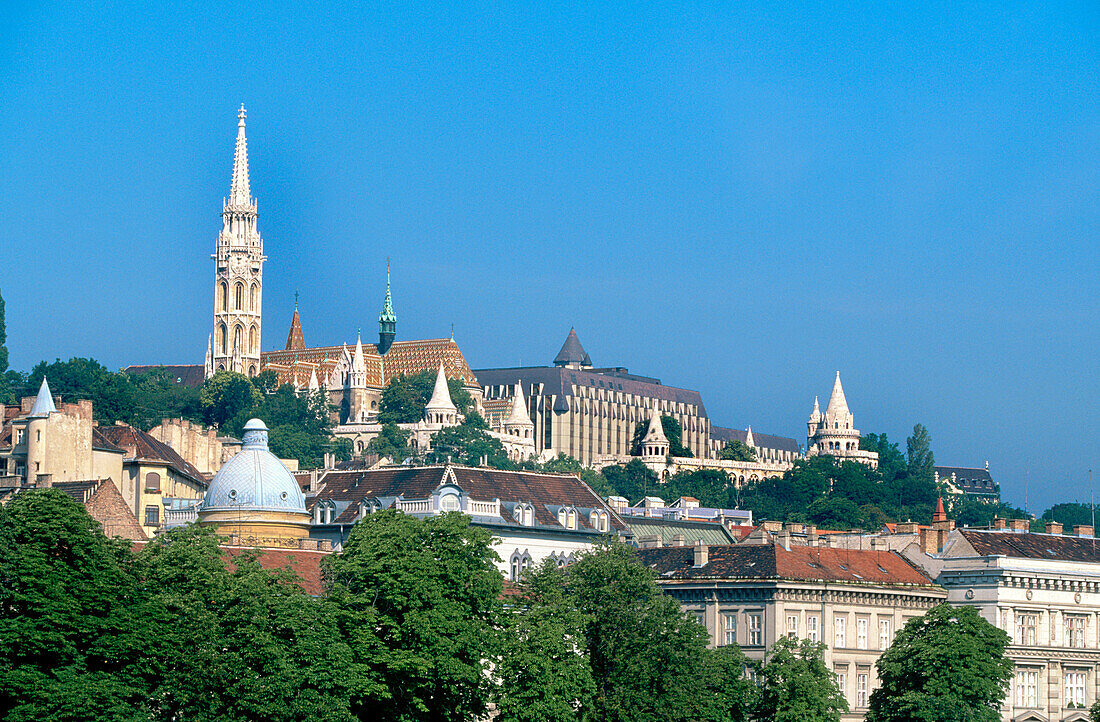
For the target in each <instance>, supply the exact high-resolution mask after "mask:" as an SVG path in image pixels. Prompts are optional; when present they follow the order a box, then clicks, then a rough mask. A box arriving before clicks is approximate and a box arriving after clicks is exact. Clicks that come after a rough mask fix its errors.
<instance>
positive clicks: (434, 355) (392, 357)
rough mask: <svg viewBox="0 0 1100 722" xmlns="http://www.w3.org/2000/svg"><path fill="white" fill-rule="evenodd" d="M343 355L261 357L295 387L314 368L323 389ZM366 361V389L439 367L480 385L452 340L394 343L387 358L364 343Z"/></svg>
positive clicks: (339, 350)
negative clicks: (296, 374)
mask: <svg viewBox="0 0 1100 722" xmlns="http://www.w3.org/2000/svg"><path fill="white" fill-rule="evenodd" d="M343 353H344V347H343V346H317V347H314V348H303V349H293V350H287V349H283V350H280V351H265V352H264V353H262V354H261V355H260V362H261V366H262V367H263V368H264V369H268V368H270V369H272V370H274V371H275V373H276V374H278V376H279V381H280V382H281V383H293V382H294V371H295V370H296V369H297V370H298V371H299V379H300V385H302V386H304V385H305V384H306V383H307V382H308V381H309V374H310V370H311V368H314V367H316V369H317V379H318V380H319V381H320V382H321V384H322V385H327V384H326V382H327V381H328V379H329V377H330V376H331V375H332V371H333V369H335V368H336V365H337V364H338V363H339V362H340V357H341V356H342V355H343ZM363 360H364V362H365V363H366V366H367V385H368V386H370V387H374V388H382V387H384V386H385V385H386V384H387V383H389V382H390V381H391V380H392V379H394V378H397V377H398V376H400V375H402V374H405V375H406V376H413V375H415V374H418V373H420V372H421V371H435V370H436V369H438V368H439V364H440V363H442V364H443V367H444V368H445V369H446V372H447V377H448V378H452V379H461V380H462V381H463V382H464V383H465V384H466V385H467V386H472V387H477V385H478V382H477V377H475V376H474V372H473V371H472V370H471V369H470V365H469V364H468V363H466V357H465V356H463V355H462V351H461V350H460V349H459V348H458V344H457V343H455V341H454V339H450V338H436V339H426V340H422V341H394V343H393V345H392V346H390V350H389V351H387V352H386V355H385V356H379V355H378V347H377V346H375V345H374V344H368V343H364V344H363ZM514 381H515V379H513V382H514Z"/></svg>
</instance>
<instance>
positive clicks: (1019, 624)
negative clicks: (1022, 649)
mask: <svg viewBox="0 0 1100 722" xmlns="http://www.w3.org/2000/svg"><path fill="white" fill-rule="evenodd" d="M1038 629H1039V615H1038V614H1035V613H1034V612H1017V613H1016V643H1017V644H1029V645H1034V644H1035V640H1036V638H1037V637H1038Z"/></svg>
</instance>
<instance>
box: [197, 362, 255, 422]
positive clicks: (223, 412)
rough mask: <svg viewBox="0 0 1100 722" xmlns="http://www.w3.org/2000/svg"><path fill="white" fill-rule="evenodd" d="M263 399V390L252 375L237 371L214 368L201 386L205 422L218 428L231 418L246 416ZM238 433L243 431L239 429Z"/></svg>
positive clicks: (200, 400)
mask: <svg viewBox="0 0 1100 722" xmlns="http://www.w3.org/2000/svg"><path fill="white" fill-rule="evenodd" d="M261 401H263V394H261V393H260V392H259V390H258V389H257V388H256V387H255V386H253V385H252V382H251V381H250V380H249V378H248V377H247V376H245V375H244V374H239V373H236V372H234V371H216V372H214V375H213V376H211V377H210V378H208V379H207V380H206V381H204V382H203V384H202V388H201V389H200V390H199V402H200V403H201V404H202V411H203V415H204V416H205V417H206V422H207V423H208V424H210V425H211V426H215V427H218V428H221V427H222V425H223V424H225V423H226V422H228V421H230V420H232V419H236V418H239V417H247V416H248V415H249V414H250V413H251V412H252V411H253V410H254V409H255V408H256V407H257V406H259V405H260V402H261ZM242 425H243V423H242ZM237 433H240V430H239V429H237Z"/></svg>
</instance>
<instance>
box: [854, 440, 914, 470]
mask: <svg viewBox="0 0 1100 722" xmlns="http://www.w3.org/2000/svg"><path fill="white" fill-rule="evenodd" d="M859 448H860V449H862V450H864V451H873V452H875V453H876V454H878V468H879V473H880V474H881V475H882V478H883V480H885V481H890V480H892V479H895V478H897V477H899V476H902V475H904V474H907V473H908V468H907V466H906V463H905V457H904V456H903V455H902V453H901V451H900V450H898V445H897V444H894V443H891V442H890V439H888V438H886V434H864V435H863V436H861V437H860V439H859Z"/></svg>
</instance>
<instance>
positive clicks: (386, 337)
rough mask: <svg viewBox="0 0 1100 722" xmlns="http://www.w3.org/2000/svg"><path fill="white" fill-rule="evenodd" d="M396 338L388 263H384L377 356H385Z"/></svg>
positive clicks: (395, 317) (395, 318)
mask: <svg viewBox="0 0 1100 722" xmlns="http://www.w3.org/2000/svg"><path fill="white" fill-rule="evenodd" d="M396 336H397V314H396V313H394V312H393V299H392V298H391V297H390V262H389V261H386V298H385V300H383V301H382V313H381V315H379V316H378V355H379V356H385V355H386V352H387V351H389V350H390V346H391V345H392V344H393V339H394V337H396Z"/></svg>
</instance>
